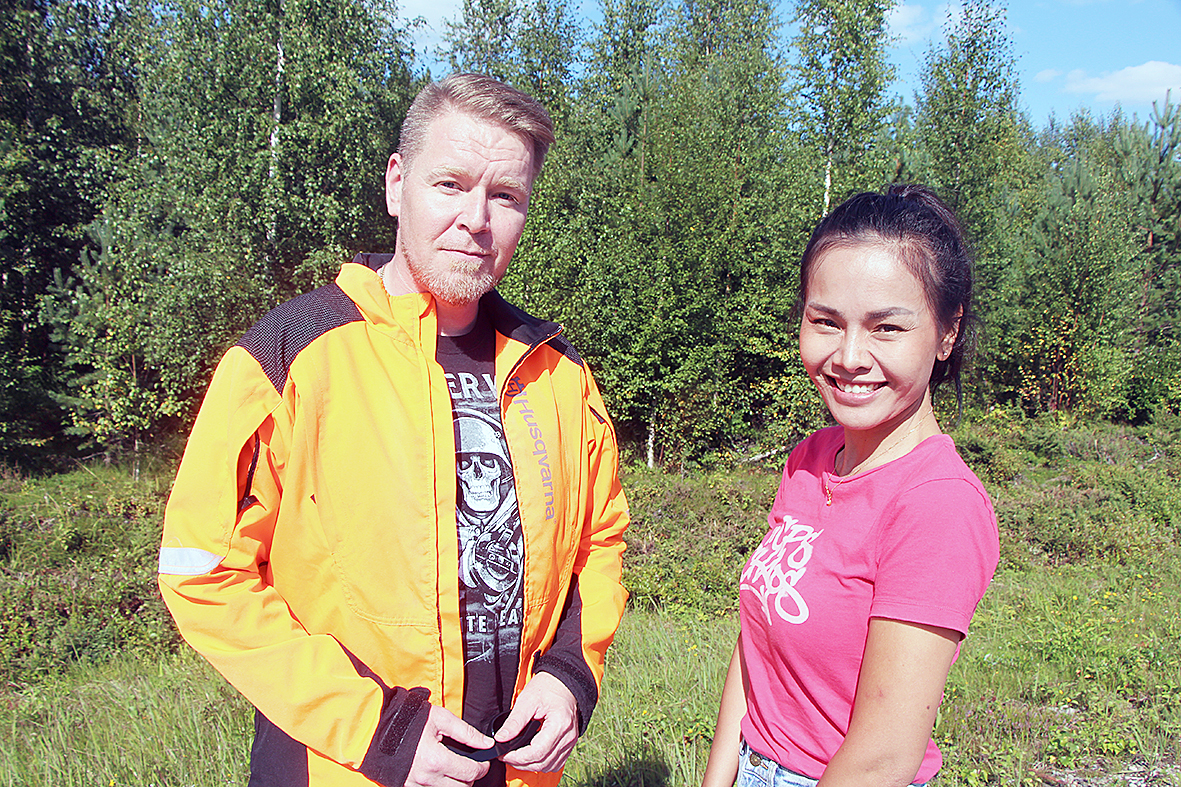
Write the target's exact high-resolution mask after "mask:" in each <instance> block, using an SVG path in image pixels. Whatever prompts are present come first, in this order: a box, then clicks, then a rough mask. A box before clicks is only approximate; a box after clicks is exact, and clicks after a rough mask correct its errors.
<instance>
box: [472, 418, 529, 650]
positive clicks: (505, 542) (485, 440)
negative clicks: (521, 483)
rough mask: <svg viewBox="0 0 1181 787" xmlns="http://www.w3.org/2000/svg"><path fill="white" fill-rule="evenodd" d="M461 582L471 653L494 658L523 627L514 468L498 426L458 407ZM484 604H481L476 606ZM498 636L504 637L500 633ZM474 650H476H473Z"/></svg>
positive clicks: (520, 544)
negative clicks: (509, 634) (509, 633)
mask: <svg viewBox="0 0 1181 787" xmlns="http://www.w3.org/2000/svg"><path fill="white" fill-rule="evenodd" d="M455 423H456V434H457V436H458V438H459V445H458V450H457V452H456V455H455V470H456V475H457V479H458V485H457V489H456V493H457V501H456V511H455V519H456V524H457V526H458V528H459V543H460V555H459V578H460V584H461V593H462V595H463V597H464V600H465V604H464V607H465V615H467V616H468V620H467V624H468V625H467V632H468V650H469V653H470V652H472V651H476V652H478V654H479V655H477V656H476V658H477V659H486V658H491V657H492V652H491V651H492V650H493V649H494V648H495V647H496V644H497V640H498V639H500V640H501V641H503V637H504V632H505V630H517V629H519V628H520V625H521V617H520V615H521V613H520V605H519V603H518V599H519V598H520V592H521V566H522V563H523V557H524V556H523V537H522V533H521V520H520V515H519V514H518V512H517V497H516V490H515V488H514V486H513V474H512V466H511V465H510V464H509V460H508V453H507V451H506V449H505V444H504V437H503V436H502V435H501V433H500V430H499V429H498V428H497V427H498V426H499V424H498V423H497V422H495V421H493V420H492V419H491V418H489V417H488V416H487V415H485V414H484V413H482V412H480V411H479V410H478V409H474V408H468V407H462V408H461V407H457V408H456V410H455ZM476 599H482V603H478V602H477V603H475V604H473V603H471V602H473V601H475V600H476ZM498 632H499V634H498ZM473 646H474V647H473Z"/></svg>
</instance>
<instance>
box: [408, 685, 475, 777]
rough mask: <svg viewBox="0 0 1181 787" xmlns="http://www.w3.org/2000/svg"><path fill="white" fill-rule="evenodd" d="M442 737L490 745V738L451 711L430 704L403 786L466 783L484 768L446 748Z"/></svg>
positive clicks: (468, 743) (472, 744) (472, 745)
mask: <svg viewBox="0 0 1181 787" xmlns="http://www.w3.org/2000/svg"><path fill="white" fill-rule="evenodd" d="M444 737H447V738H451V739H452V740H454V741H458V742H459V743H466V744H467V745H468V746H471V747H473V748H476V749H486V748H488V747H489V746H492V745H493V742H492V739H491V738H489V737H488V736H487V735H482V734H481V733H480V732H478V731H477V730H476V728H475V727H472V726H471V725H470V724H468V723H467V722H465V721H463V720H462V719H460V718H459V717H458V716H456V715H455V714H454V713H452V712H451V711H449V710H446V709H445V708H440V707H439V706H438V705H432V706H431V712H430V716H428V717H427V720H426V726H425V727H423V729H422V737H420V738H419V739H418V748H417V749H416V750H415V752H414V763H413V764H412V765H411V766H410V774H409V775H408V776H407V777H406V787H456V785H461V784H465V785H470V784H471V783H472V782H474V781H475V780H476V779H478V778H480V777H481V776H483V775H484V774H485V773H487V772H488V763H486V762H475V761H473V760H469V759H468V758H467V757H464V756H463V755H460V754H456V753H455V752H453V751H450V750H448V749H447V748H446V747H445V746H444V745H443V738H444Z"/></svg>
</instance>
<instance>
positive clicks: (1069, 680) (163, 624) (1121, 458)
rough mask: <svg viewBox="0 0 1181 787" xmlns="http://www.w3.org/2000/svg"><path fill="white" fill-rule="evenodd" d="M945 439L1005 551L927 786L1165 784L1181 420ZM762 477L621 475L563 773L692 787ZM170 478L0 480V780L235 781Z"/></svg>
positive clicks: (114, 472)
mask: <svg viewBox="0 0 1181 787" xmlns="http://www.w3.org/2000/svg"><path fill="white" fill-rule="evenodd" d="M955 437H956V440H957V444H959V445H960V446H961V450H962V451H963V453H964V454H965V456H966V457H967V458H968V459H969V461H970V462H971V464H972V465H973V467H974V468H975V469H976V471H977V473H978V474H980V475H981V477H982V478H984V479H985V482H986V484H987V485H988V486H989V489H990V492H991V494H992V495H993V498H994V500H995V502H996V507H997V512H998V517H999V519H1000V523H1001V530H1002V561H1001V567H1000V569H999V571H998V573H997V576H996V578H995V580H994V582H993V584H992V587H991V588H990V589H989V591H988V594H987V595H986V596H985V599H984V601H983V602H982V604H981V606H980V609H979V611H978V613H977V615H976V618H975V620H974V621H973V628H972V633H971V634H970V635H969V637H968V639H967V640H966V641H965V643H964V646H963V648H962V652H961V656H960V658H959V660H958V662H957V663H956V665H955V667H954V668H953V670H952V674H951V677H950V679H949V683H948V687H947V691H946V696H945V699H944V703H943V706H942V708H941V710H940V714H939V719H938V723H937V727H936V730H935V736H936V739H937V740H938V741H939V743H940V745H941V747H942V748H943V751H944V754H945V760H946V763H945V766H944V770H943V771H942V772H941V774H940V775H939V777H937V779H936V781H935V783H934V784H935V785H936V787H944V786H945V785H972V786H973V787H975V786H976V785H984V784H997V785H1041V784H1049V785H1055V784H1072V785H1088V786H1091V785H1095V786H1099V785H1101V786H1102V787H1109V786H1114V785H1120V784H1126V785H1181V764H1179V763H1181V548H1179V547H1178V540H1179V537H1181V490H1178V488H1177V483H1176V481H1177V478H1178V477H1179V475H1181V426H1179V425H1178V422H1173V423H1171V424H1164V425H1158V426H1155V427H1143V428H1140V429H1130V428H1128V427H1115V426H1110V425H1081V424H1076V423H1070V422H1064V421H1051V420H1040V421H1033V422H1031V421H1022V420H1018V419H1016V418H1014V417H1012V416H1004V417H1002V416H997V415H995V414H993V415H990V416H987V417H983V418H979V419H977V420H976V421H974V422H972V423H971V424H969V425H966V426H964V427H961V429H959V430H958V431H957V432H956V433H955ZM777 477H778V471H777V469H776V468H771V467H766V468H749V467H745V468H737V467H730V468H722V469H714V470H710V471H700V472H695V473H686V474H678V475H673V474H663V473H659V472H652V471H648V470H645V469H640V468H630V469H629V470H628V471H627V473H626V474H625V478H624V483H625V487H626V488H627V489H628V491H629V495H630V499H631V503H632V507H633V516H634V524H633V527H632V531H631V532H630V535H629V544H630V548H629V553H628V557H627V563H626V565H625V582H626V584H627V585H628V587H629V589H630V590H631V591H632V602H633V603H632V607H631V609H629V611H628V613H627V615H626V617H625V618H624V622H623V625H622V626H621V628H620V632H619V636H618V638H617V640H616V644H615V645H614V646H613V647H612V649H611V651H610V653H609V655H608V669H607V677H606V680H605V683H604V686H603V696H602V699H601V702H600V704H599V707H598V709H597V711H596V714H595V718H594V720H593V722H592V724H591V727H590V730H589V731H588V733H587V735H586V736H585V738H584V739H583V740H582V741H580V743H579V745H578V747H577V748H576V749H575V753H574V755H573V756H572V758H571V760H570V762H569V764H568V767H567V776H566V783H568V784H573V785H586V786H587V787H609V786H615V785H618V786H619V787H639V786H640V785H648V786H649V787H663V786H664V785H668V786H669V787H682V786H683V785H694V784H698V783H699V782H700V776H701V774H702V770H703V768H704V764H705V758H706V755H707V753H708V749H709V741H710V736H711V735H712V731H713V721H714V716H715V714H716V708H717V701H718V696H719V694H720V691H721V681H722V677H723V673H724V670H725V665H726V663H727V660H728V658H729V654H730V651H731V649H732V647H733V644H734V638H735V636H736V634H737V622H736V612H735V610H734V603H735V600H736V596H737V589H736V578H737V573H738V568H739V567H740V566H741V563H742V561H743V560H744V558H745V555H746V553H747V552H748V551H749V550H750V549H751V548H752V547H753V545H754V544H755V543H757V541H758V539H759V537H760V536H761V533H762V530H763V527H764V526H765V511H766V509H767V507H768V506H769V504H770V500H771V497H772V495H773V493H774V489H775V485H776V483H777ZM167 483H168V482H167V475H166V474H165V473H164V472H159V473H146V474H142V475H141V476H140V477H139V478H134V477H133V476H132V475H131V474H130V473H129V472H127V471H126V470H125V469H119V468H105V467H102V468H100V467H90V468H85V469H83V470H79V471H76V472H74V473H69V474H63V475H59V476H53V477H51V478H41V479H32V478H26V477H21V476H19V475H18V474H14V473H11V472H8V473H5V474H4V476H3V478H0V656H2V657H3V660H2V661H0V669H2V670H3V671H4V672H3V677H4V682H3V684H0V741H2V743H0V787H3V786H6V785H21V786H22V787H25V786H32V785H53V786H54V787H57V786H58V785H62V786H67V787H68V786H71V785H77V786H78V787H83V786H86V787H92V786H95V785H98V786H99V787H114V785H129V786H130V785H135V786H143V787H147V786H148V785H154V786H155V787H164V786H165V785H169V786H175V785H193V786H195V787H204V786H206V785H208V786H210V787H212V785H229V784H235V785H242V784H245V782H246V763H247V759H248V751H249V740H250V735H251V732H252V720H251V711H250V708H249V707H248V706H247V705H246V703H245V702H244V701H243V700H242V699H241V698H240V697H238V696H237V694H236V693H235V692H234V691H233V690H232V689H230V688H229V687H228V686H227V685H226V684H225V683H224V682H223V681H222V680H221V679H220V678H219V677H218V676H217V675H216V674H215V673H213V672H212V670H211V669H210V668H209V667H208V666H207V665H205V663H204V662H203V661H202V660H201V659H200V658H198V657H196V656H195V655H193V654H192V653H191V652H190V651H188V650H187V649H186V648H185V647H184V646H183V645H179V646H178V645H177V643H176V640H175V635H174V633H173V632H172V630H171V627H170V624H169V622H168V620H167V618H166V616H165V614H164V613H163V610H162V607H161V606H160V604H159V600H158V598H155V597H154V596H153V593H154V577H153V569H154V557H155V548H156V544H157V543H158V533H159V523H160V516H161V512H162V506H163V501H164V498H165V495H166V490H167Z"/></svg>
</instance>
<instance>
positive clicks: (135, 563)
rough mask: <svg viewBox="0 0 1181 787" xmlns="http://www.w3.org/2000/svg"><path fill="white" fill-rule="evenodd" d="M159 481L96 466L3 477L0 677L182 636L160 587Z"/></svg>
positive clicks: (38, 673) (142, 653)
mask: <svg viewBox="0 0 1181 787" xmlns="http://www.w3.org/2000/svg"><path fill="white" fill-rule="evenodd" d="M164 495H165V489H164V488H161V486H160V482H159V481H158V480H155V479H145V480H144V481H142V482H140V481H136V480H135V478H134V476H133V475H132V474H130V473H129V472H128V471H127V470H124V469H120V468H115V467H102V466H96V467H95V468H94V469H93V470H92V469H82V470H77V471H74V472H72V473H68V474H64V475H58V476H54V477H52V478H50V479H46V480H35V479H30V478H24V477H21V476H19V475H14V474H11V473H9V474H6V475H5V477H4V478H3V479H2V480H0V679H2V680H3V682H4V683H6V684H21V683H25V682H29V681H43V680H45V679H47V678H48V677H50V676H52V675H56V674H58V673H60V672H61V671H62V670H63V669H66V668H68V667H69V666H70V665H71V664H74V663H77V662H87V663H101V662H105V661H107V660H109V659H111V658H112V657H114V656H116V655H118V654H120V653H129V654H134V655H135V656H137V657H141V658H153V659H154V658H157V657H159V656H161V655H162V654H164V653H167V652H170V651H171V650H172V649H174V648H175V647H176V644H177V642H178V638H177V636H176V634H175V631H174V629H173V628H172V626H171V623H170V619H169V617H168V613H167V611H166V610H165V608H164V604H163V601H162V600H161V599H160V594H159V591H158V590H157V588H156V571H155V565H154V564H155V557H156V555H157V554H158V551H159V539H160V518H161V516H162V514H163V504H164Z"/></svg>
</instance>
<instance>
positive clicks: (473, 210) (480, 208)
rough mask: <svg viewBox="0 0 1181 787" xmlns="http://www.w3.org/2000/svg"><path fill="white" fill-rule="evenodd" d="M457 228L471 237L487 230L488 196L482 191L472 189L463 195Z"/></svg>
mask: <svg viewBox="0 0 1181 787" xmlns="http://www.w3.org/2000/svg"><path fill="white" fill-rule="evenodd" d="M459 226H460V227H462V228H463V229H465V230H467V231H468V232H470V233H472V234H473V235H475V234H477V233H480V232H483V231H484V230H486V229H488V195H487V194H485V193H484V191H483V190H482V189H472V190H471V191H469V192H468V193H467V194H465V195H464V199H463V206H462V209H461V210H460V213H459Z"/></svg>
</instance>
